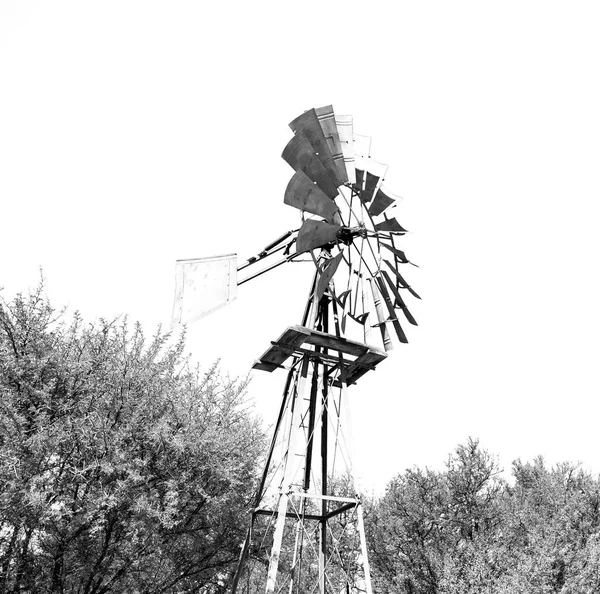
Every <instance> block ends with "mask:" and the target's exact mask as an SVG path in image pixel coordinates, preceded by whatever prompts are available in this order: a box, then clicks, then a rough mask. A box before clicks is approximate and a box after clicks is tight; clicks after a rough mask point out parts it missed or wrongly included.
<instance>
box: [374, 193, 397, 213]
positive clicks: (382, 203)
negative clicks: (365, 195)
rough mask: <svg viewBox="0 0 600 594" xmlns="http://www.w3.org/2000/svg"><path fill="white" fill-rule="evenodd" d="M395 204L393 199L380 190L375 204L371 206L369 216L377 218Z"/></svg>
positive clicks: (376, 195)
mask: <svg viewBox="0 0 600 594" xmlns="http://www.w3.org/2000/svg"><path fill="white" fill-rule="evenodd" d="M394 202H396V201H395V200H394V199H393V198H390V197H389V196H388V195H387V194H386V193H385V192H384V191H383V190H382V189H381V188H379V190H377V194H375V198H374V199H373V202H371V205H370V206H369V214H370V215H371V216H373V217H377V216H379V215H380V214H381V213H382V212H383V211H384V210H386V209H387V208H389V207H390V206H391V205H392V204H394Z"/></svg>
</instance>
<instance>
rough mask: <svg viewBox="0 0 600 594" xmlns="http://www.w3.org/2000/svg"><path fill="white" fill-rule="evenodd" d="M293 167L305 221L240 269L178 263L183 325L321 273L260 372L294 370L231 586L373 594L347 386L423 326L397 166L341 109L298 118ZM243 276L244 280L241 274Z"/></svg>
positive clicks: (290, 147) (292, 185)
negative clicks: (401, 242)
mask: <svg viewBox="0 0 600 594" xmlns="http://www.w3.org/2000/svg"><path fill="white" fill-rule="evenodd" d="M290 127H291V129H292V131H293V137H292V138H291V140H290V141H289V143H288V144H287V146H286V147H285V149H284V151H283V155H282V156H283V159H284V160H285V161H286V162H287V163H288V164H289V165H290V166H291V167H292V168H293V169H294V174H293V176H292V178H291V179H290V181H289V183H288V186H287V188H286V190H285V194H284V203H285V204H287V205H289V206H291V207H293V208H296V209H298V210H299V212H300V218H301V225H300V227H299V228H298V229H295V230H292V231H288V232H286V233H284V234H283V235H282V236H280V237H278V238H277V239H275V240H274V241H272V242H271V243H269V244H268V245H267V246H266V247H265V248H264V249H263V250H262V251H261V252H259V253H258V254H257V255H256V256H253V257H251V258H249V259H248V260H247V261H246V262H244V263H242V264H241V265H238V264H237V260H236V256H235V254H229V255H225V256H218V257H213V258H198V259H193V260H180V261H178V262H177V264H176V294H175V304H174V309H173V321H174V323H186V322H190V321H193V320H195V319H199V318H200V317H202V316H204V315H206V314H208V313H210V312H211V311H213V310H214V309H216V308H217V307H221V306H222V305H224V304H226V303H228V302H229V301H231V300H233V299H235V298H236V295H237V287H238V286H239V285H242V284H244V283H245V282H248V281H250V280H252V279H254V278H256V277H258V276H260V275H262V274H264V273H266V272H268V271H270V270H272V269H274V268H276V267H278V266H281V265H283V264H285V263H286V262H290V261H309V262H312V264H313V265H314V276H313V281H312V285H311V287H310V291H309V296H308V300H307V303H306V306H305V309H304V313H303V316H302V320H301V324H300V325H295V326H290V327H288V328H287V329H286V330H285V331H284V332H283V333H282V334H281V336H279V337H278V338H277V339H276V340H274V341H272V342H271V344H270V346H269V348H268V349H267V350H266V351H265V352H264V353H263V354H262V355H261V356H260V357H259V359H258V360H257V361H256V363H255V364H254V368H255V369H259V370H264V371H267V372H273V371H275V370H277V369H283V370H285V371H286V380H285V385H284V389H283V394H282V398H281V403H280V408H279V414H278V417H277V421H276V423H275V427H274V431H273V436H272V439H271V443H270V446H269V450H268V452H267V455H266V458H265V465H264V470H263V473H262V475H261V477H260V481H259V484H258V487H257V489H256V493H255V495H254V499H253V506H252V511H251V517H250V521H249V527H248V531H247V534H246V538H245V541H244V543H243V545H242V548H241V553H240V559H239V563H238V566H237V570H236V573H235V575H234V577H233V586H232V591H233V593H235V592H236V591H237V590H246V591H249V590H251V589H255V588H256V586H257V584H260V585H262V586H265V584H266V592H267V594H270V593H272V592H282V591H286V592H287V593H289V594H293V593H294V592H298V593H300V592H307V593H310V592H316V591H319V592H320V594H325V593H326V592H329V593H332V594H334V593H335V594H338V593H340V594H341V593H342V592H345V593H349V592H359V591H365V592H367V593H368V594H370V593H371V582H370V571H369V563H368V555H367V547H366V541H365V530H364V523H363V511H362V505H361V500H360V497H359V496H358V495H357V494H356V492H355V489H354V485H353V480H352V455H351V444H352V439H351V428H352V427H351V423H350V419H349V406H348V395H347V389H348V386H351V385H353V384H355V383H356V382H357V381H358V380H359V379H360V378H361V377H362V376H363V375H365V374H366V373H367V372H368V371H372V370H374V369H375V368H376V366H377V365H378V364H379V363H381V362H382V361H383V360H384V359H385V358H386V357H387V352H388V351H390V350H391V349H392V348H393V343H394V341H393V336H394V335H395V337H396V338H397V340H398V341H399V342H401V343H405V342H407V338H406V334H405V332H404V328H403V325H404V324H405V322H408V323H409V324H412V325H416V321H415V319H414V317H413V316H412V314H411V313H410V311H409V309H408V308H407V306H406V303H405V300H404V297H405V296H406V295H407V294H412V296H414V297H417V298H420V297H419V295H417V293H416V292H415V291H414V289H413V288H412V287H411V286H410V285H409V284H408V282H407V281H406V280H405V278H404V276H403V274H402V273H401V272H400V269H401V267H402V265H406V264H410V262H409V260H408V258H407V257H406V255H405V254H404V252H403V251H402V250H401V249H399V247H398V246H397V245H396V242H397V240H398V239H399V238H401V237H402V236H403V235H404V234H405V233H406V230H405V229H404V228H403V227H402V226H401V225H400V223H399V222H398V221H397V220H396V218H395V217H393V216H390V214H389V213H390V212H391V211H392V209H393V208H394V207H395V206H396V201H397V197H396V196H394V195H393V194H392V193H391V192H389V191H388V189H387V188H386V187H385V185H384V179H385V174H386V171H387V166H386V165H384V164H382V163H380V162H378V161H375V160H373V159H372V158H371V156H370V145H371V139H370V137H367V136H360V135H357V134H355V133H354V131H353V120H352V117H351V116H336V115H335V113H334V111H333V108H332V107H331V106H326V107H322V108H316V109H311V110H309V111H306V112H304V113H303V114H302V115H300V116H298V117H297V118H296V119H294V120H293V121H292V122H291V123H290ZM240 276H241V277H243V278H240Z"/></svg>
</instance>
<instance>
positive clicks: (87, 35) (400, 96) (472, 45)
mask: <svg viewBox="0 0 600 594" xmlns="http://www.w3.org/2000/svg"><path fill="white" fill-rule="evenodd" d="M391 7H393V8H391ZM599 30H600V5H599V4H598V3H597V2H553V1H548V0H546V1H544V2H527V1H523V0H521V1H518V2H513V1H506V0H505V1H502V2H481V1H477V2H461V1H457V2H401V1H396V2H391V1H390V2H378V1H370V2H361V3H355V2H348V1H344V2H325V1H321V2H302V3H299V2H298V3H292V2H273V3H265V2H260V1H259V2H210V3H208V2H199V1H195V2H184V1H169V2H167V1H166V0H162V1H149V0H143V1H141V0H140V1H131V0H118V1H110V0H104V1H103V2H86V1H82V0H76V1H71V2H67V1H63V0H54V1H52V2H43V1H39V2H35V1H22V0H18V1H17V0H15V1H11V0H0V204H1V210H0V220H1V225H0V286H4V293H5V296H6V297H10V296H11V295H13V294H14V293H15V292H17V291H20V290H25V289H27V287H28V286H32V285H35V284H36V283H37V280H38V277H39V272H38V271H39V268H40V266H41V267H42V268H43V271H44V274H45V276H46V277H47V290H48V294H49V296H50V297H51V299H52V300H53V302H54V303H55V304H56V305H57V306H59V305H68V306H69V308H70V309H71V310H73V309H79V310H81V312H82V313H83V315H84V316H85V318H86V319H89V320H93V319H94V318H97V317H109V318H110V317H113V316H116V315H120V314H125V313H127V314H128V315H129V316H130V318H131V319H132V320H140V321H141V322H142V323H143V324H144V326H145V328H146V329H147V331H148V332H149V333H150V332H152V331H153V330H154V328H155V327H156V325H157V324H159V323H163V324H168V322H169V319H170V314H171V307H172V298H173V279H174V261H175V260H176V259H178V258H187V257H197V256H209V255H215V254H223V253H229V252H237V253H238V254H239V256H240V257H242V258H245V257H248V256H250V255H253V254H255V253H257V252H258V251H260V249H262V247H263V246H264V245H266V244H267V243H268V242H269V241H270V240H272V239H274V238H276V237H277V236H278V235H280V234H281V233H283V232H284V231H286V230H288V229H293V228H296V227H298V226H299V216H298V213H297V211H294V209H291V208H289V207H287V206H285V205H284V204H283V192H284V189H285V186H286V184H287V181H288V179H289V177H290V176H291V174H292V170H291V169H290V168H289V166H288V165H287V164H286V163H285V162H284V161H283V160H282V159H281V158H280V155H281V151H282V150H283V148H284V146H285V144H286V143H287V142H288V140H289V138H290V137H291V131H290V129H289V128H288V126H287V124H288V122H289V121H291V120H292V119H294V118H295V117H296V116H297V115H299V114H300V113H302V112H303V111H304V110H306V109H310V108H311V107H316V106H321V105H326V104H330V103H332V104H333V106H334V108H335V110H336V112H338V113H343V114H345V113H349V114H353V115H354V122H355V130H356V131H357V132H360V133H363V134H369V135H371V136H372V137H373V144H372V156H373V157H374V158H375V159H377V160H379V161H383V162H385V163H388V164H389V165H390V169H389V173H388V176H387V185H388V186H389V188H390V189H391V190H392V191H394V192H395V193H397V194H400V195H401V196H403V198H404V200H403V202H402V203H401V205H400V206H399V208H398V209H396V210H397V212H396V216H397V218H398V219H399V221H400V223H401V224H402V225H403V226H404V227H406V228H408V229H409V230H410V231H411V232H412V233H411V234H410V235H408V236H406V237H405V238H403V239H402V242H401V243H402V248H403V249H404V250H405V251H406V252H407V254H408V255H409V257H410V258H411V259H412V260H413V261H415V262H417V263H418V264H419V265H420V268H419V269H416V268H414V269H413V268H411V269H410V270H407V271H406V275H407V277H409V279H410V282H411V284H412V285H413V286H414V287H415V288H416V289H417V291H418V292H419V293H420V294H421V296H422V297H423V300H422V302H418V303H414V301H413V303H412V308H411V309H412V311H413V313H414V315H415V317H416V318H417V320H418V322H419V327H418V328H412V327H410V328H408V330H410V334H409V340H410V344H408V345H397V347H396V349H395V350H394V352H393V353H392V354H391V355H390V357H389V358H388V360H386V361H385V362H384V363H382V364H381V365H380V366H379V368H378V369H377V370H376V371H375V372H372V373H370V374H367V376H366V377H365V378H364V379H363V380H361V381H360V382H359V383H358V385H357V386H355V387H353V388H351V392H350V394H351V399H352V404H353V417H354V420H355V436H356V438H357V444H356V445H357V448H356V449H357V451H358V455H359V457H358V460H357V463H358V468H359V472H360V474H361V476H362V478H363V484H364V485H365V486H366V488H373V489H376V490H381V489H382V488H383V487H384V486H385V483H386V481H387V480H389V479H390V478H391V477H392V476H393V475H394V474H396V473H397V472H400V471H403V470H404V469H405V468H407V467H410V466H413V465H419V466H425V465H427V466H430V467H433V468H440V467H441V465H442V464H443V462H444V461H445V459H446V457H447V455H448V453H449V452H450V451H451V450H452V449H453V448H454V447H455V446H456V445H457V444H458V443H461V442H464V441H465V440H466V439H467V437H468V436H473V437H478V438H480V440H481V442H482V444H483V445H484V446H485V447H486V448H487V449H489V450H490V451H492V452H494V453H496V454H498V456H499V459H500V462H501V464H502V465H503V466H504V467H505V468H509V467H510V463H511V462H512V460H514V459H515V458H517V457H521V458H523V459H532V458H533V457H534V456H536V455H538V454H541V455H544V456H545V457H546V458H547V459H548V460H549V461H550V462H557V461H560V460H565V459H568V460H572V461H581V462H582V463H583V466H584V467H585V468H588V469H591V470H592V471H594V472H599V471H600V453H599V451H600V448H599V447H598V445H599V444H598V442H599V441H600V435H599V432H598V408H599V407H598V402H599V399H600V394H599V386H600V378H599V364H598V361H599V355H600V347H599V344H598V340H599V336H600V313H599V312H600V283H599V280H598V276H599V275H598V264H597V261H598V256H599V255H600V249H599V245H600V241H599V239H598V224H599V219H600V217H599V215H600V207H599V201H600V176H599V166H598V164H599V158H600V109H599V107H598V106H600V77H599V72H600V68H599V61H600V35H598V31H599ZM307 266H309V265H302V264H293V265H290V266H289V267H288V269H287V270H283V269H281V270H278V271H274V272H272V273H270V274H268V275H265V276H263V277H261V278H260V279H257V280H255V281H253V282H252V283H249V284H247V285H244V286H243V287H241V288H240V291H239V298H238V301H237V302H236V303H235V304H233V305H232V306H230V307H228V308H225V309H222V310H220V311H219V312H217V313H215V314H214V315H213V316H211V317H210V318H206V319H204V320H202V321H200V322H198V323H196V324H195V325H194V326H192V327H190V329H189V347H190V349H191V351H192V353H193V356H194V357H195V358H196V359H197V360H199V361H200V362H201V363H202V364H203V365H204V366H208V365H209V364H210V363H211V362H212V361H213V360H214V359H215V358H217V357H221V359H222V366H223V369H224V370H226V371H228V372H229V373H231V374H232V375H245V374H246V373H247V372H248V371H249V369H250V367H251V364H252V362H253V361H254V360H255V359H257V358H258V356H259V355H260V354H261V353H262V352H263V351H264V350H265V349H266V348H267V347H268V346H269V341H271V340H274V339H276V338H277V337H278V336H279V335H280V334H281V333H282V331H283V330H284V329H285V328H286V327H287V326H289V325H292V324H297V323H299V322H300V319H301V315H302V309H303V305H304V302H305V300H306V297H307V292H308V289H309V286H308V284H309V282H310V277H311V272H312V271H311V270H310V268H307ZM284 375H285V374H284V373H283V372H280V373H277V372H276V373H273V374H271V375H269V374H266V373H264V372H253V381H252V384H251V387H250V395H251V397H252V398H254V399H255V400H256V407H257V409H258V410H259V412H260V413H261V414H263V416H264V417H265V421H266V423H272V422H273V418H274V416H275V414H276V407H277V401H278V399H279V397H280V395H281V390H282V388H283V382H284Z"/></svg>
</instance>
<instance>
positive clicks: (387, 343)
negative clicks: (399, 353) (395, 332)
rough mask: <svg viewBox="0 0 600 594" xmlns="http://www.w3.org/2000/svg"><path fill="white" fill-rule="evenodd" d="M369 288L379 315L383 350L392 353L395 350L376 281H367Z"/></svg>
mask: <svg viewBox="0 0 600 594" xmlns="http://www.w3.org/2000/svg"><path fill="white" fill-rule="evenodd" d="M367 281H368V283H369V286H370V287H371V294H372V295H373V304H374V305H375V313H376V314H377V320H378V322H379V324H378V326H379V330H380V332H381V340H382V341H383V348H384V349H385V351H386V352H387V351H391V350H392V349H393V348H394V345H393V344H392V339H391V338H390V333H389V332H388V329H387V326H386V324H385V322H386V319H385V316H384V314H383V306H382V305H381V295H380V293H379V291H378V289H377V285H376V283H375V282H374V279H371V278H368V279H367Z"/></svg>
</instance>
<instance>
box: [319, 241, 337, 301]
mask: <svg viewBox="0 0 600 594" xmlns="http://www.w3.org/2000/svg"><path fill="white" fill-rule="evenodd" d="M341 260H342V252H340V253H339V254H338V255H337V256H336V257H335V258H330V259H329V260H327V262H326V263H325V264H324V265H323V270H322V271H321V274H319V280H318V281H317V289H316V293H315V300H316V302H317V303H319V301H321V297H323V295H324V293H325V290H326V289H327V287H328V286H329V283H330V282H331V279H332V278H333V275H334V274H335V272H336V270H337V269H338V266H339V265H340V262H341Z"/></svg>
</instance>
